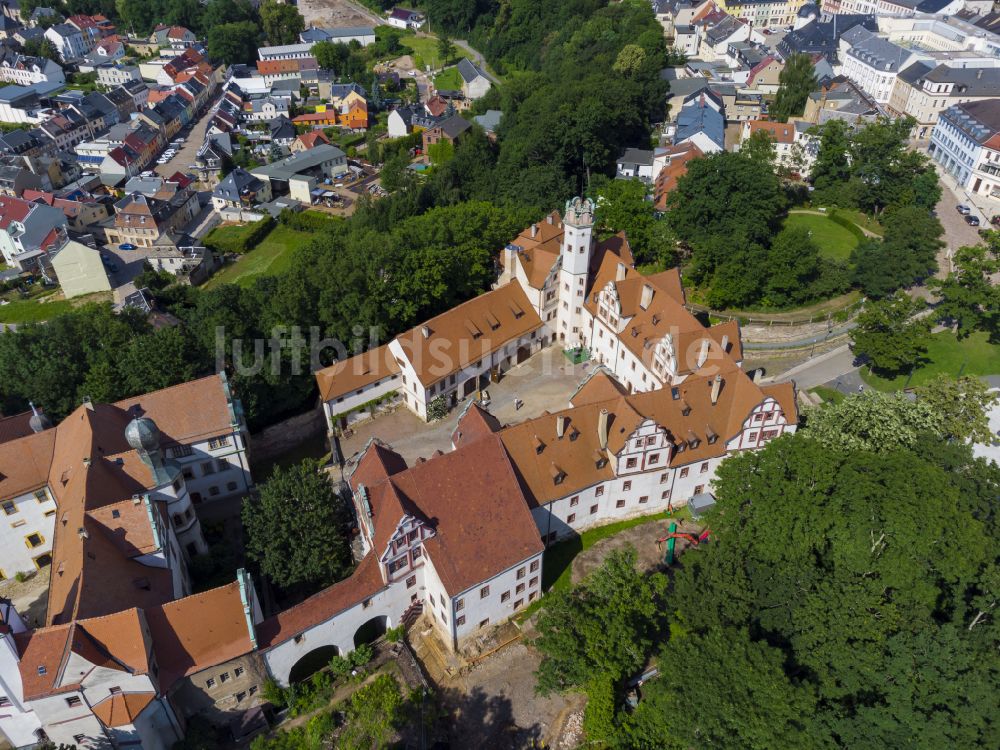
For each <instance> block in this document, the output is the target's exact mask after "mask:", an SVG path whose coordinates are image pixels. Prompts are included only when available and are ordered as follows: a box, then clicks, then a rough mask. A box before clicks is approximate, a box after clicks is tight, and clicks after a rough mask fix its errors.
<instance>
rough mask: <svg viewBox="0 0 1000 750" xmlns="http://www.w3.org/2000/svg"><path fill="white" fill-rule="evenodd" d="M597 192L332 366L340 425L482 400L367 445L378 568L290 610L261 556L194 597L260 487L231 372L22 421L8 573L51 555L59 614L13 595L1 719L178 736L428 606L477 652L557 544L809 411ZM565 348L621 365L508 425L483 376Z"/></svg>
mask: <svg viewBox="0 0 1000 750" xmlns="http://www.w3.org/2000/svg"><path fill="white" fill-rule="evenodd" d="M593 211H594V206H593V203H592V202H590V201H587V200H583V199H579V198H577V199H574V200H572V201H570V202H569V203H568V204H567V206H566V211H565V215H564V216H562V217H560V216H559V215H558V214H557V213H553V214H551V215H550V216H548V217H546V218H545V219H544V220H543V221H542V222H540V223H538V224H535V225H532V226H531V227H528V228H526V229H525V230H524V231H523V232H522V233H521V234H520V235H519V236H518V237H517V238H516V239H515V240H514V241H513V242H512V243H511V244H510V245H508V246H507V247H506V248H505V249H504V250H503V252H502V262H503V272H502V275H501V277H500V279H499V281H498V283H497V285H496V287H495V288H494V290H492V291H490V292H487V293H486V294H483V295H481V296H480V297H477V298H475V299H473V300H470V301H469V302H466V303H464V304H462V305H459V306H458V307H456V308H454V309H452V310H450V311H448V312H446V313H444V314H442V315H440V316H438V317H436V318H433V319H431V320H429V321H427V322H425V323H424V324H423V325H420V326H417V327H415V328H414V329H412V330H410V331H407V332H406V333H404V334H402V335H400V336H398V337H396V338H395V339H393V340H392V341H390V342H389V343H388V344H386V345H384V346H382V347H378V348H376V349H373V350H372V351H370V352H366V353H364V354H360V355H358V356H356V357H353V358H351V359H348V360H345V361H343V362H340V363H337V364H336V365H334V366H333V367H330V368H327V369H325V370H322V371H320V372H318V373H317V375H316V376H317V382H318V384H319V387H320V391H321V394H322V398H323V404H324V407H323V408H324V410H325V412H326V415H327V417H328V419H329V420H330V423H331V426H335V425H336V424H338V423H340V422H341V421H342V420H347V419H349V418H350V415H351V412H352V411H354V410H356V409H358V408H359V407H360V406H361V405H363V404H365V403H367V402H368V401H370V400H372V399H373V398H378V397H382V396H389V395H390V394H394V396H395V397H396V398H399V399H400V401H401V402H403V403H405V404H406V406H407V408H409V409H411V410H412V411H414V412H415V413H416V414H417V415H419V416H420V417H422V418H425V419H426V418H427V417H428V408H429V407H430V405H431V404H433V403H434V402H435V401H437V402H438V404H442V405H443V406H444V408H446V409H447V408H451V407H454V408H458V409H461V411H460V414H459V418H458V420H457V425H456V428H455V430H454V432H453V434H452V449H451V450H450V451H449V452H447V453H441V452H437V453H435V454H434V455H432V456H429V457H428V458H426V459H420V460H418V461H416V462H414V463H412V464H411V465H408V464H407V462H406V461H405V460H404V459H403V458H402V456H400V455H399V454H398V453H396V452H395V451H394V450H393V449H392V447H391V445H390V444H388V443H385V442H382V441H380V440H375V439H373V440H371V441H369V443H368V444H367V445H366V447H365V448H364V450H363V451H361V452H360V454H359V455H358V456H356V457H354V458H352V459H351V461H350V462H349V463H348V465H347V466H346V467H345V478H346V480H347V484H348V485H349V488H350V493H351V498H352V503H353V510H354V514H355V517H356V524H357V528H358V533H359V542H360V545H359V546H360V560H359V563H358V565H357V567H356V569H355V570H354V572H353V573H352V574H351V576H349V577H348V578H347V579H345V580H343V581H341V582H339V583H336V584H334V585H333V586H330V587H329V588H327V589H324V590H323V591H320V592H319V593H317V594H315V595H313V596H311V597H309V598H308V599H306V600H305V601H303V602H301V603H300V604H298V605H296V606H293V607H291V608H289V609H287V610H284V611H281V612H278V613H276V614H273V615H272V616H270V617H265V616H264V612H263V611H262V608H261V606H260V604H259V602H258V599H257V595H256V593H255V590H254V585H253V582H252V581H251V579H250V576H249V575H248V574H247V573H245V572H244V571H239V572H238V573H237V575H236V580H235V581H234V582H233V583H231V584H228V585H226V586H223V587H221V588H217V589H213V590H211V591H207V592H203V593H198V594H191V587H190V583H189V577H188V572H187V570H188V563H189V561H190V560H191V559H192V558H194V557H196V556H197V555H200V554H202V553H204V552H205V551H206V545H205V540H204V537H203V535H202V532H201V527H200V524H199V521H198V517H197V512H196V510H197V506H198V504H199V503H200V502H202V501H204V500H206V499H208V498H211V497H216V496H224V495H232V494H244V493H245V492H246V491H247V489H248V488H249V487H250V485H251V479H250V475H249V471H248V460H247V435H246V428H245V424H244V421H243V416H242V409H241V407H240V404H239V401H238V400H237V399H236V398H234V396H233V394H232V393H231V391H230V388H229V385H228V383H227V382H226V380H225V378H224V377H210V378H204V379H201V380H198V381H194V382H192V383H187V384H184V385H180V386H176V387H174V388H169V389H166V390H164V391H159V392H156V393H152V394H147V395H146V396H141V397H138V398H135V399H130V400H128V401H125V402H121V403H118V404H91V403H86V404H84V405H82V406H80V407H79V408H78V409H76V410H75V411H74V412H73V413H72V414H70V415H69V416H68V417H66V419H64V420H63V421H62V422H61V423H60V424H59V425H57V426H52V425H50V424H49V423H48V422H47V420H45V419H44V416H43V415H41V414H33V415H32V416H31V417H30V418H28V419H26V420H23V424H21V423H20V422H19V423H17V425H9V426H8V429H7V430H6V432H4V433H3V434H2V435H0V440H2V441H3V442H0V501H2V503H3V509H4V512H5V514H6V520H7V521H8V524H7V526H9V527H10V528H9V529H8V528H6V527H5V528H4V529H3V531H2V532H0V533H3V534H5V535H6V536H5V538H4V542H5V543H4V546H3V549H2V550H0V569H2V570H3V571H5V572H8V571H18V570H24V569H27V568H28V567H29V566H36V565H37V566H44V565H45V564H47V563H51V571H52V573H51V575H52V580H51V584H50V587H49V592H48V599H47V607H46V611H45V615H44V617H43V618H41V619H40V621H37V622H29V621H27V619H26V617H25V616H24V614H23V613H18V612H17V611H16V610H15V609H14V608H13V607H12V606H11V605H10V603H9V602H5V601H0V643H2V647H0V731H2V732H3V733H4V734H5V735H6V736H7V737H8V738H9V739H10V740H11V741H12V743H13V744H14V745H15V746H20V745H27V744H31V743H34V742H36V741H38V740H39V739H42V738H49V739H51V740H53V741H55V742H65V743H70V744H76V745H77V746H80V747H111V746H121V745H128V744H132V745H138V746H142V747H146V748H161V747H162V748H166V747H169V746H170V745H171V744H172V743H173V742H174V741H176V740H177V739H180V738H182V737H183V736H184V733H185V729H186V726H187V722H188V720H189V719H190V718H191V717H192V716H194V715H196V714H204V715H206V716H208V717H209V718H210V719H212V720H216V721H220V722H221V721H227V720H228V719H229V718H231V717H232V716H233V715H235V714H236V713H237V712H240V711H243V710H245V709H247V708H249V707H251V706H254V705H256V704H257V703H258V702H259V701H260V700H261V688H262V685H263V682H264V680H265V679H266V678H267V677H268V676H271V677H273V678H274V679H276V680H277V681H278V682H279V683H282V684H287V683H288V682H290V681H294V680H295V679H297V675H298V674H300V669H301V667H300V665H303V664H307V663H309V662H310V661H311V660H313V659H314V657H315V656H316V654H317V652H318V653H322V654H330V653H347V652H349V651H351V650H352V649H354V648H356V647H357V645H359V644H360V643H362V642H365V641H366V640H368V639H369V638H370V637H371V636H372V635H377V634H379V633H381V632H384V631H385V630H386V629H387V628H389V627H392V626H395V625H397V624H399V623H400V622H403V621H406V619H407V618H408V616H409V615H412V614H413V613H416V612H421V611H422V612H424V613H426V615H427V617H428V619H429V620H430V621H431V622H432V623H433V626H434V627H435V629H436V630H437V634H438V636H439V637H440V639H441V640H442V641H443V642H444V643H445V644H447V646H448V647H450V648H452V649H460V648H462V647H463V645H464V644H466V643H468V642H469V640H470V639H472V638H475V637H477V636H478V635H481V634H482V633H483V632H484V630H485V629H488V628H490V627H492V626H494V625H496V624H498V623H501V622H503V621H505V620H507V619H508V618H510V617H511V616H513V615H514V614H516V613H517V612H518V611H520V610H521V609H523V608H524V607H527V606H528V605H529V604H530V603H531V602H533V601H535V600H536V599H537V598H538V597H540V596H541V594H542V591H541V581H542V573H543V566H544V557H543V556H544V552H545V549H546V548H547V547H548V546H549V545H551V544H553V543H555V542H558V541H559V540H561V539H566V538H569V537H572V536H573V535H576V534H578V533H579V532H581V531H583V530H585V529H587V528H589V527H592V526H596V525H600V524H605V523H608V522H612V521H616V520H621V519H625V518H629V517H634V516H639V515H648V514H652V513H656V512H661V511H663V510H665V509H667V508H669V507H672V506H673V507H676V506H681V505H684V504H685V503H687V502H688V501H689V500H690V499H691V498H692V497H696V496H698V495H701V494H706V493H710V491H711V487H712V480H713V478H714V476H715V472H716V469H717V467H718V465H719V464H720V463H721V462H722V461H723V460H724V459H725V458H726V457H727V456H729V455H732V454H735V453H738V452H740V451H745V450H753V449H757V448H759V447H761V446H763V445H766V444H767V443H768V442H769V441H771V440H773V439H775V438H777V437H778V436H780V435H781V434H783V433H785V432H791V431H794V430H795V426H796V423H797V410H796V404H795V391H794V387H793V386H792V385H791V384H788V383H783V384H776V385H759V384H757V383H755V382H754V381H753V380H752V379H751V378H749V377H748V376H747V375H746V374H745V373H744V372H743V370H742V369H741V366H740V365H741V360H742V350H741V345H740V333H739V328H738V325H737V324H735V323H727V324H724V325H719V326H714V327H711V328H705V327H704V326H702V325H701V324H700V323H699V322H698V321H697V320H696V319H695V318H694V317H693V316H692V315H691V314H690V313H689V312H688V311H687V310H686V309H685V307H684V292H683V289H682V287H681V283H680V276H679V274H678V273H677V271H676V270H671V271H666V272H663V273H659V274H655V275H651V276H643V275H642V274H640V273H639V272H638V271H636V269H635V267H634V262H633V259H632V254H631V251H630V249H629V246H628V241H627V239H626V238H625V237H624V236H623V235H618V236H614V237H611V238H609V239H606V240H604V241H600V242H597V241H595V239H594V237H593ZM549 345H558V346H560V347H562V348H576V347H584V348H586V349H587V350H588V352H589V355H590V357H591V359H592V360H593V361H594V362H595V363H596V364H597V366H596V367H595V368H594V369H593V370H592V371H591V374H590V375H589V376H588V377H587V378H586V379H585V380H584V381H583V382H582V383H581V384H580V386H579V388H578V389H577V390H576V392H575V393H574V394H573V395H572V396H571V397H570V399H569V401H568V402H567V404H566V406H565V408H562V409H560V410H558V411H556V412H555V413H544V414H542V415H541V416H537V417H534V418H531V419H528V420H526V421H523V422H520V423H517V424H511V425H504V424H502V423H501V422H500V421H499V420H497V419H496V417H494V416H493V415H492V414H490V413H489V411H488V410H487V409H486V407H485V406H483V405H482V403H481V402H479V401H478V400H476V399H475V398H474V396H475V395H476V394H477V393H478V392H479V391H481V389H482V388H483V387H484V386H485V385H486V384H487V383H488V382H490V381H491V380H493V379H496V378H500V377H502V376H503V374H504V373H505V372H507V371H508V370H509V369H510V368H512V367H515V366H516V365H517V364H518V363H520V362H522V361H524V359H526V358H527V357H530V356H531V355H533V354H534V353H536V352H538V351H539V350H541V349H542V348H544V347H546V346H549ZM0 426H2V425H0ZM0 432H2V431H0ZM11 535H13V536H11ZM22 537H23V538H22Z"/></svg>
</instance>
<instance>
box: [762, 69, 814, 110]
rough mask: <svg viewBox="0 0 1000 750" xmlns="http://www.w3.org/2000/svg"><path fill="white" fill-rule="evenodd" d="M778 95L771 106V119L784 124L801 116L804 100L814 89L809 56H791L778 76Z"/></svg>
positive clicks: (812, 71) (804, 104) (812, 70)
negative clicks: (790, 118) (792, 118)
mask: <svg viewBox="0 0 1000 750" xmlns="http://www.w3.org/2000/svg"><path fill="white" fill-rule="evenodd" d="M778 85H779V88H778V93H777V94H776V95H775V97H774V103H773V104H772V105H771V109H770V110H769V111H770V114H771V118H772V119H774V120H778V121H779V122H785V121H786V120H788V118H789V117H793V116H797V115H801V114H802V111H803V110H804V109H805V106H806V100H807V99H808V98H809V94H811V93H812V92H813V91H814V90H815V88H816V69H815V68H814V67H813V64H812V58H810V57H809V55H805V54H801V55H792V57H790V58H789V59H788V61H787V62H786V63H785V67H784V68H782V69H781V73H780V74H779V75H778Z"/></svg>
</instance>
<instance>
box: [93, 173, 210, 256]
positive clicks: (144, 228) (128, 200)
mask: <svg viewBox="0 0 1000 750" xmlns="http://www.w3.org/2000/svg"><path fill="white" fill-rule="evenodd" d="M199 209H200V207H199V205H198V194H197V193H196V192H195V191H193V190H191V189H190V188H189V187H181V186H179V185H178V184H177V183H173V182H164V183H162V186H161V187H160V189H159V190H158V191H157V192H156V193H155V194H154V195H153V196H146V195H143V194H141V193H131V194H129V195H126V196H125V197H124V198H122V199H121V200H120V201H118V202H117V203H116V204H115V216H114V218H113V219H109V220H108V226H107V228H106V230H105V232H106V235H107V238H108V243H109V244H115V245H120V244H124V243H129V244H132V245H135V246H136V247H152V246H153V245H155V244H156V242H157V240H159V239H160V237H161V235H163V234H166V233H168V232H176V231H180V230H181V229H182V228H183V227H185V226H186V225H187V224H188V223H189V222H190V221H191V219H193V218H194V217H195V215H196V214H197V213H198V211H199Z"/></svg>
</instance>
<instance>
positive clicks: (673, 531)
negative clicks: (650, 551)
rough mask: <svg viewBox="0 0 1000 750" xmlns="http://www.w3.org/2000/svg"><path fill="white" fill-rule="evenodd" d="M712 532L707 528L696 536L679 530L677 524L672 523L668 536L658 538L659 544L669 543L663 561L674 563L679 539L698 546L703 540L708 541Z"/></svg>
mask: <svg viewBox="0 0 1000 750" xmlns="http://www.w3.org/2000/svg"><path fill="white" fill-rule="evenodd" d="M711 533H712V530H711V529H707V528H706V529H705V530H704V531H702V532H701V533H700V534H698V535H697V536H695V535H694V534H688V533H686V532H683V531H678V530H677V524H676V523H671V524H670V531H669V533H668V534H667V535H666V536H664V537H660V538H659V539H657V540H656V543H657V544H663V543H664V542H666V543H667V553H666V555H664V558H663V562H664V563H666V564H667V565H673V564H674V545H675V544H677V540H678V539H686V540H687V541H688V542H690V543H691V546H692V547H697V546H698V545H699V544H702V543H703V542H705V541H707V540H708V538H709V536H710V535H711Z"/></svg>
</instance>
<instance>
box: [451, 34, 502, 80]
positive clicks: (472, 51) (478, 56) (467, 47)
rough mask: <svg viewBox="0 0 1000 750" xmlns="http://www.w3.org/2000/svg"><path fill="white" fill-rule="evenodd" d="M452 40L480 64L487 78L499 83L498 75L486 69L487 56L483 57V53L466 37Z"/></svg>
mask: <svg viewBox="0 0 1000 750" xmlns="http://www.w3.org/2000/svg"><path fill="white" fill-rule="evenodd" d="M451 41H452V43H454V45H455V46H456V47H460V48H461V49H462V50H464V51H465V53H466V54H467V55H468V56H469V59H470V60H472V62H474V63H475V64H476V65H478V66H479V67H480V68H482V69H483V72H484V73H485V74H486V77H487V78H489V79H490V80H491V81H493V83H498V81H497V79H496V76H494V75H493V74H492V73H490V71H489V70H487V69H486V58H485V57H483V55H482V53H481V52H480V51H479V50H477V49H475V48H474V47H473V46H472V45H470V44H469V43H468V42H467V41H465V40H464V39H452V40H451Z"/></svg>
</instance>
